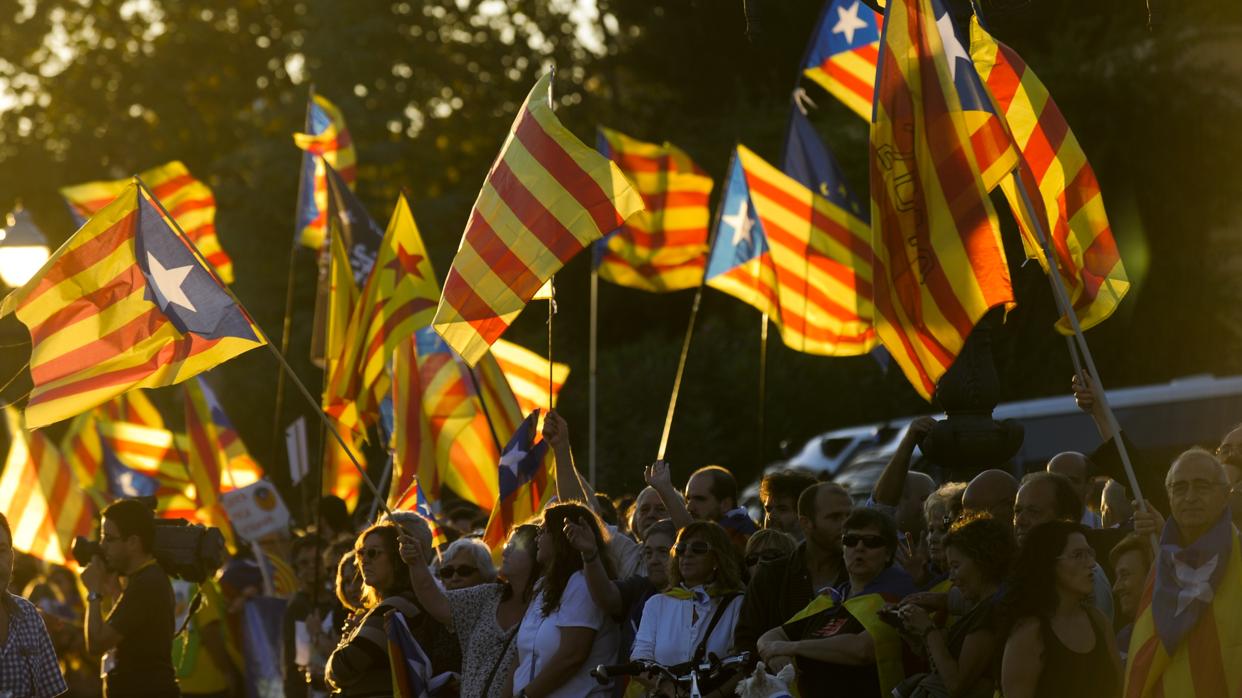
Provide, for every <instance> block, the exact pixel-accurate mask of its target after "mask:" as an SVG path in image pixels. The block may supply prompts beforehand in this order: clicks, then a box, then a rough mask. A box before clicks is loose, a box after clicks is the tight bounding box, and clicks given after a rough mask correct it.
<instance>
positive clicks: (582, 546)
mask: <svg viewBox="0 0 1242 698" xmlns="http://www.w3.org/2000/svg"><path fill="white" fill-rule="evenodd" d="M564 531H565V538H567V539H568V540H569V544H570V545H572V546H573V547H574V550H577V551H578V554H580V555H582V574H583V576H585V577H586V585H587V591H588V592H590V593H591V599H592V600H593V601H595V605H597V606H599V607H600V608H602V609H604V613H607V614H608V615H609V616H611V617H613V618H617V617H619V616H620V615H621V611H622V610H623V609H622V608H621V589H620V588H618V587H617V583H616V582H614V581H613V580H612V579H609V577H608V572H607V571H606V570H605V569H604V563H603V562H602V561H601V560H600V558H599V556H600V550H599V548H598V547H596V545H595V536H593V535H591V531H590V530H589V529H588V528H587V527H586V526H583V525H582V524H579V523H575V522H573V521H572V520H570V519H565V528H564Z"/></svg>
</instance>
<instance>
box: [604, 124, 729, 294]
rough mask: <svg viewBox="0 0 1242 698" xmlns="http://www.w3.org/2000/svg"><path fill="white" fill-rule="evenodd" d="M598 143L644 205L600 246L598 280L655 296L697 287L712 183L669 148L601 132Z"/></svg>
mask: <svg viewBox="0 0 1242 698" xmlns="http://www.w3.org/2000/svg"><path fill="white" fill-rule="evenodd" d="M596 142H597V148H598V150H599V152H600V153H602V154H603V155H604V157H607V158H608V159H610V160H612V161H613V162H614V163H616V164H617V167H619V168H621V172H623V173H624V174H625V176H626V177H629V179H630V181H632V182H633V183H634V186H635V188H637V189H638V193H639V194H641V195H642V198H643V203H644V204H645V206H646V210H645V211H639V212H638V213H635V214H634V215H632V216H630V217H629V218H628V219H626V221H625V224H624V225H622V226H621V227H620V228H618V229H617V230H614V231H612V232H610V233H608V234H607V235H605V236H604V237H603V238H602V239H600V240H598V241H596V243H595V247H594V254H595V265H596V267H597V268H598V270H599V276H600V278H601V279H604V280H606V281H611V282H612V283H614V284H618V285H621V286H628V287H630V288H636V289H639V290H643V291H652V292H657V293H658V292H663V291H678V290H681V289H685V288H693V287H695V286H698V285H699V284H700V283H701V282H702V280H703V267H704V265H705V263H706V259H707V232H708V221H709V218H710V213H709V211H708V209H707V200H708V196H709V195H710V194H711V191H712V180H711V178H710V177H708V176H707V174H706V173H705V172H703V170H702V169H700V168H699V166H698V165H696V164H694V161H693V160H691V159H690V156H689V155H687V154H686V153H685V152H684V151H683V150H681V149H680V148H678V147H677V146H675V145H673V144H671V143H667V142H666V143H664V144H663V145H659V144H656V143H647V142H644V141H640V140H637V139H634V138H630V137H629V136H627V135H625V134H623V133H621V132H620V131H614V130H612V129H607V128H603V127H600V129H599V133H598V136H597V139H596Z"/></svg>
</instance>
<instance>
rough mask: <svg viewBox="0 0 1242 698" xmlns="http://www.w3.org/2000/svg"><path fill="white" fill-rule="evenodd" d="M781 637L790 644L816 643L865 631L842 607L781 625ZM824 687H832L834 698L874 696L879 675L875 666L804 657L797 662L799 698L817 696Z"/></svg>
mask: <svg viewBox="0 0 1242 698" xmlns="http://www.w3.org/2000/svg"><path fill="white" fill-rule="evenodd" d="M784 629H785V635H786V636H787V637H788V638H789V639H790V640H794V641H798V640H818V639H821V638H825V637H834V636H836V635H856V634H858V633H863V632H866V628H864V627H863V624H862V623H861V622H859V620H858V619H857V618H855V617H854V615H853V614H852V613H850V612H849V609H847V608H846V607H845V605H844V604H841V605H836V606H833V607H832V608H829V609H827V610H825V611H821V612H819V613H816V614H815V615H813V616H810V617H808V618H803V619H802V620H798V621H795V622H793V623H787V624H785V625H784ZM824 686H832V690H833V693H834V694H835V695H842V696H878V695H880V674H879V672H878V671H877V670H876V666H875V663H874V662H872V663H871V664H859V665H849V664H829V663H828V662H821V661H819V660H815V659H807V658H806V657H799V658H798V687H799V688H800V689H801V691H802V695H804V696H810V695H819V693H818V692H820V691H822V690H823V687H824Z"/></svg>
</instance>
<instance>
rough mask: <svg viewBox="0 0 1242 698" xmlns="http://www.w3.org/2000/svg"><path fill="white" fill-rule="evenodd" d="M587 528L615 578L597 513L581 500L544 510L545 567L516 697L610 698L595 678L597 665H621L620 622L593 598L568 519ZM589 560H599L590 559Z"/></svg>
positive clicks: (531, 609) (529, 615)
mask: <svg viewBox="0 0 1242 698" xmlns="http://www.w3.org/2000/svg"><path fill="white" fill-rule="evenodd" d="M566 521H573V522H574V523H576V524H578V525H579V526H585V527H586V528H588V529H589V530H590V531H591V535H592V537H594V538H595V542H596V552H595V553H593V554H594V555H603V556H604V557H603V558H602V559H601V561H602V562H603V563H604V568H605V569H606V570H607V571H608V574H609V575H610V576H611V575H612V574H613V565H612V560H611V559H609V557H608V553H607V552H606V551H607V550H608V540H607V538H606V536H605V534H604V525H603V523H602V522H601V521H600V520H599V517H598V516H596V515H595V512H593V511H592V510H590V509H588V508H586V507H585V506H583V505H582V504H580V503H577V502H565V503H562V504H555V505H553V506H550V507H548V508H547V510H546V511H544V515H543V523H542V524H540V527H539V537H538V538H537V539H536V546H537V553H536V559H537V560H538V561H539V564H540V565H541V566H542V567H543V569H544V574H543V578H541V579H540V580H539V582H538V584H537V586H536V589H535V592H536V593H535V597H534V598H533V599H531V602H530V606H528V607H527V609H526V615H525V617H523V618H522V626H521V628H520V629H519V630H518V634H517V638H516V640H515V641H514V644H516V645H517V655H518V656H517V668H516V669H515V670H514V672H513V695H514V696H515V698H586V697H587V696H608V695H611V693H612V689H611V688H610V687H608V686H601V685H600V684H599V683H598V682H597V681H596V680H595V679H593V678H591V674H590V672H591V669H594V668H595V667H596V666H598V665H600V664H615V663H616V661H617V648H618V644H619V635H618V632H617V625H616V623H614V622H613V621H612V620H611V619H610V618H609V617H608V614H606V613H605V612H604V609H602V608H600V607H599V606H598V605H596V603H595V602H594V601H593V600H592V599H591V594H590V592H589V591H588V590H587V585H586V578H585V577H584V576H583V574H582V566H583V562H584V560H583V556H582V555H580V554H579V553H578V552H577V551H576V550H574V548H573V547H572V546H571V545H570V544H569V540H568V539H567V538H566V537H565V530H564V529H565V522H566ZM586 562H594V558H589V557H588V559H587V560H586Z"/></svg>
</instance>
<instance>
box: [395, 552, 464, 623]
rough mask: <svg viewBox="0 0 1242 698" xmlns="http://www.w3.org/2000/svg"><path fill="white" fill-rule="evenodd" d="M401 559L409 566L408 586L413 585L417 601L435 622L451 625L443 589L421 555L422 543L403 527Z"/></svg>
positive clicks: (451, 614) (450, 613) (450, 614)
mask: <svg viewBox="0 0 1242 698" xmlns="http://www.w3.org/2000/svg"><path fill="white" fill-rule="evenodd" d="M400 543H401V559H402V560H403V561H404V562H405V564H406V565H407V566H409V568H410V586H412V587H414V596H415V598H417V599H418V603H419V605H420V606H422V607H423V610H424V611H426V612H427V615H429V616H431V617H432V618H433V619H435V621H436V622H437V623H440V624H441V625H444V626H446V627H449V628H452V627H453V613H452V609H451V607H450V606H449V602H448V597H447V596H445V595H444V590H443V589H441V588H440V585H439V584H436V580H435V577H433V576H432V575H431V570H430V569H429V568H428V567H427V560H426V558H424V557H423V546H422V543H419V542H418V539H417V538H415V537H414V536H411V535H410V534H408V533H406V532H405V531H404V529H403V530H402V531H401V537H400Z"/></svg>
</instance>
